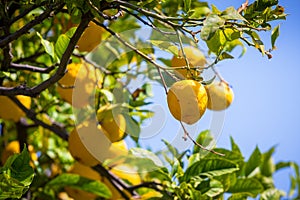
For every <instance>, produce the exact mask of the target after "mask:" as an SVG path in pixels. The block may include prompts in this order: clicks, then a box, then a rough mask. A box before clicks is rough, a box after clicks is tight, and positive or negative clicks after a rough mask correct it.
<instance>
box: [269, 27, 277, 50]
mask: <svg viewBox="0 0 300 200" xmlns="http://www.w3.org/2000/svg"><path fill="white" fill-rule="evenodd" d="M278 37H279V25H278V26H276V27H275V28H274V29H273V30H272V35H271V44H272V49H276V46H275V42H276V40H277V38H278Z"/></svg>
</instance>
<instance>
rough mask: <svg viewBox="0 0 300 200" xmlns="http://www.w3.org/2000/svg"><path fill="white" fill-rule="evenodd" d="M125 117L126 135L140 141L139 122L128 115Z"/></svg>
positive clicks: (125, 114)
mask: <svg viewBox="0 0 300 200" xmlns="http://www.w3.org/2000/svg"><path fill="white" fill-rule="evenodd" d="M123 115H124V118H125V120H126V131H125V132H126V134H128V135H130V137H131V138H132V139H133V140H134V141H138V139H139V135H140V132H141V128H140V126H139V124H138V122H137V121H136V120H135V119H133V118H132V117H131V116H130V115H128V114H127V113H123Z"/></svg>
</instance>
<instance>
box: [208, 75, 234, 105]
mask: <svg viewBox="0 0 300 200" xmlns="http://www.w3.org/2000/svg"><path fill="white" fill-rule="evenodd" d="M205 89H206V92H207V96H208V102H207V108H208V109H210V110H215V111H220V110H225V109H226V108H228V107H229V106H230V104H231V103H232V101H233V98H234V94H233V91H232V89H231V88H230V87H229V86H228V84H226V83H224V82H222V81H221V82H213V83H211V84H209V85H206V86H205Z"/></svg>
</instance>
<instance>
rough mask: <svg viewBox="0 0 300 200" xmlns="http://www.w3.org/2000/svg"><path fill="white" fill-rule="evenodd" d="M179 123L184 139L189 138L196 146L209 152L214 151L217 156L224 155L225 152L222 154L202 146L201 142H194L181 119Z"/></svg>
mask: <svg viewBox="0 0 300 200" xmlns="http://www.w3.org/2000/svg"><path fill="white" fill-rule="evenodd" d="M180 124H181V127H182V129H183V131H184V136H183V139H184V140H187V138H189V139H190V140H191V141H192V142H193V143H194V144H195V145H197V146H198V147H200V148H201V149H203V150H205V151H208V152H211V153H214V154H216V155H219V156H225V154H222V153H219V152H216V151H214V150H213V149H208V148H206V147H205V146H203V145H202V144H199V143H198V142H196V141H195V140H194V139H193V138H192V137H191V136H190V134H189V132H188V131H187V130H186V128H185V127H184V125H183V123H182V121H180Z"/></svg>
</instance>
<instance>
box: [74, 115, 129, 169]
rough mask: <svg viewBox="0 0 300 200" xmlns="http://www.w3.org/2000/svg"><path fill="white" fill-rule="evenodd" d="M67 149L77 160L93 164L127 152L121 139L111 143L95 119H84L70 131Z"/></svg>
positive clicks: (89, 164) (88, 164)
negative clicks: (84, 120)
mask: <svg viewBox="0 0 300 200" xmlns="http://www.w3.org/2000/svg"><path fill="white" fill-rule="evenodd" d="M69 151H70V153H71V155H72V156H73V157H74V158H75V159H76V160H77V161H79V162H81V163H82V164H85V165H87V166H94V165H97V164H99V163H101V162H103V161H104V160H106V159H113V158H116V157H118V156H121V155H125V154H127V147H126V143H125V142H124V141H123V140H121V141H120V142H116V143H112V142H111V141H110V140H109V139H108V138H107V137H106V134H105V133H104V130H102V128H101V127H99V126H97V122H96V121H86V122H84V123H82V124H80V125H78V126H77V127H76V128H75V129H74V130H73V131H72V132H71V133H70V136H69Z"/></svg>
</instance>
